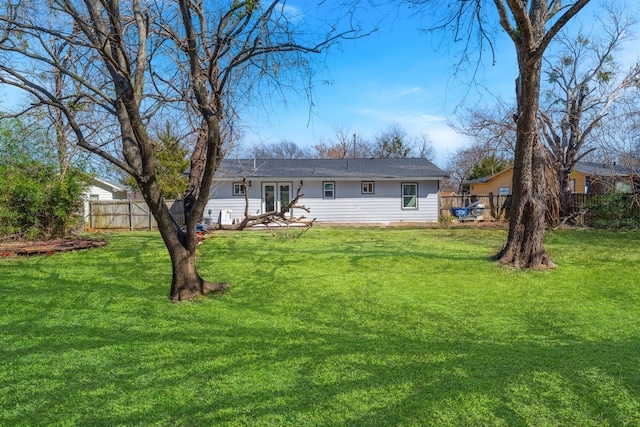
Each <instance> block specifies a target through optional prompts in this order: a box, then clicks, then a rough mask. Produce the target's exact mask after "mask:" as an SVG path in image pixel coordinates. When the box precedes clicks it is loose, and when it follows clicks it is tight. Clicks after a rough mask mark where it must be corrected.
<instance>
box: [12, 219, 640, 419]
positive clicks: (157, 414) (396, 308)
mask: <svg viewBox="0 0 640 427" xmlns="http://www.w3.org/2000/svg"><path fill="white" fill-rule="evenodd" d="M106 238H108V239H109V241H110V244H109V245H108V246H106V247H104V248H101V249H91V250H87V251H79V252H74V253H66V254H59V255H52V256H45V257H33V258H22V259H2V260H0V301H1V303H0V304H1V306H0V307H1V308H0V331H1V333H0V425H3V426H11V425H82V426H89V425H91V426H94V425H108V426H115V425H159V426H165V425H185V426H207V425H238V426H241V425H246V426H261V425H263V426H280V425H289V426H306V425H313V426H342V425H348V426H388V425H391V426H396V425H397V426H400V425H402V426H423V425H435V426H443V425H445V426H446V425H451V426H461V425H473V426H476V425H504V426H518V425H531V426H544V425H548V426H552V425H553V426H555V425H568V426H603V425H610V426H622V425H629V426H634V425H640V244H639V242H640V233H638V232H605V231H586V230H570V231H554V232H550V233H549V234H548V235H547V239H546V248H547V250H548V252H549V253H550V255H551V256H552V258H553V259H554V261H555V262H556V263H557V264H558V269H557V270H555V271H543V272H533V271H518V270H513V269H510V268H505V267H500V266H498V265H496V264H494V263H492V262H490V261H489V257H490V256H491V255H492V254H494V253H495V252H497V250H498V249H499V248H500V246H501V245H502V244H504V242H505V240H506V232H505V231H503V230H471V229H411V228H397V229H392V228H321V227H317V228H314V229H312V230H310V231H309V232H308V233H307V234H305V235H304V236H303V237H302V238H300V239H293V240H286V239H283V238H279V237H272V236H271V235H270V234H268V233H262V232H243V233H225V234H218V235H214V236H213V237H211V238H210V239H208V240H207V241H206V242H205V243H204V244H203V245H201V246H200V257H199V268H200V271H201V273H202V274H203V275H204V276H205V277H206V278H207V279H208V280H213V281H230V282H232V283H233V287H232V288H231V289H230V290H228V291H227V292H226V293H225V294H223V295H219V294H218V295H215V296H211V297H205V298H200V299H197V300H195V301H192V302H188V303H182V304H175V303H171V302H170V301H169V300H168V298H167V295H168V292H169V285H170V279H171V271H170V265H169V262H168V255H167V254H166V252H165V250H164V247H163V245H162V242H161V240H160V238H159V237H158V236H157V235H156V234H153V233H144V232H139V233H126V234H113V235H106Z"/></svg>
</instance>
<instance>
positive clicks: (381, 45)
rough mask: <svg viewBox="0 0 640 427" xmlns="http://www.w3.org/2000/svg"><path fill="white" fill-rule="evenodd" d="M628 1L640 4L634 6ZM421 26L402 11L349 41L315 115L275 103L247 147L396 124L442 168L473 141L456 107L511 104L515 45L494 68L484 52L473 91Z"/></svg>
mask: <svg viewBox="0 0 640 427" xmlns="http://www.w3.org/2000/svg"><path fill="white" fill-rule="evenodd" d="M314 3H315V2H314ZM592 3H593V4H590V5H588V6H587V7H586V8H585V9H584V10H582V11H581V12H580V14H579V15H578V17H577V21H575V22H573V23H572V26H573V27H574V28H575V27H576V26H577V25H578V23H582V24H583V25H584V26H585V27H590V26H591V25H592V24H593V22H594V10H595V9H596V6H597V5H598V4H599V2H597V1H596V0H593V1H592ZM626 3H627V4H629V5H633V6H637V4H636V0H626ZM358 17H359V19H360V21H361V22H362V23H363V24H364V25H365V26H366V25H370V26H374V25H375V23H376V22H379V20H380V13H379V12H378V11H367V12H363V13H362V14H360V15H359V16H358ZM496 22H497V21H496ZM424 26H425V25H424V23H423V22H422V21H421V20H420V19H418V18H415V17H411V16H410V14H408V13H403V12H402V11H401V12H400V13H399V16H398V17H397V18H395V19H387V20H383V21H381V22H380V24H379V29H378V31H376V32H375V33H374V34H372V35H370V36H368V37H365V38H361V39H358V40H353V41H344V42H343V43H342V44H341V49H340V50H336V51H335V52H333V53H331V54H330V55H329V57H328V58H327V62H326V65H327V72H326V73H324V74H322V75H320V76H318V77H317V79H316V80H317V81H318V82H321V81H322V80H323V79H327V80H329V81H330V82H331V84H322V83H318V84H315V86H314V95H313V104H314V108H313V110H312V112H311V114H309V108H308V101H307V100H306V99H304V98H298V99H293V98H290V99H288V101H287V104H286V105H285V104H283V103H281V104H275V105H274V106H273V108H271V109H270V111H269V112H268V115H267V114H265V113H264V112H262V113H261V114H255V115H252V116H251V121H247V125H248V126H249V127H250V128H249V130H248V131H247V133H246V135H245V138H244V142H245V144H246V145H251V144H260V143H264V144H271V143H276V142H279V141H280V140H290V141H293V142H296V143H297V144H298V145H301V146H311V145H314V144H316V143H318V142H321V141H325V140H330V139H331V138H332V137H333V136H334V135H335V129H336V128H342V129H345V130H349V134H350V135H351V134H353V133H357V134H358V135H359V136H361V137H363V138H364V139H371V138H372V137H373V136H374V135H375V134H376V133H378V132H380V131H383V130H385V129H386V128H388V126H389V125H391V124H394V123H395V124H399V125H400V126H402V127H403V128H404V129H405V130H406V131H407V132H408V134H409V135H411V136H415V137H417V136H419V135H420V134H427V135H429V137H430V139H431V140H432V141H433V145H434V148H435V154H436V159H435V161H436V164H438V165H439V166H441V167H444V166H445V165H446V162H447V159H448V157H449V154H450V153H451V152H453V151H454V150H455V149H457V148H459V147H462V146H465V145H467V144H468V143H469V141H467V140H465V138H464V137H462V136H461V135H458V134H457V133H456V132H455V131H454V130H453V129H452V128H451V127H450V126H449V123H450V122H451V121H452V120H455V117H454V116H455V111H456V109H464V108H465V107H473V106H479V107H482V106H487V107H491V106H492V105H494V104H495V102H494V101H493V100H492V94H493V95H496V96H500V97H502V98H503V99H505V100H512V99H514V94H515V90H514V87H515V86H514V81H515V79H516V77H517V66H516V59H515V50H514V47H513V44H512V43H511V41H510V40H508V39H507V38H506V36H503V35H502V34H501V33H498V36H499V39H498V40H497V44H496V47H497V49H496V63H495V65H492V64H491V60H490V55H489V54H488V53H487V52H484V53H483V55H484V63H483V67H481V69H480V70H479V72H478V74H477V76H476V85H471V84H470V82H471V78H470V77H469V76H468V75H467V76H464V75H462V76H460V77H458V78H455V77H452V73H453V68H454V65H455V64H456V63H457V62H458V58H457V57H456V53H457V49H458V48H457V47H456V46H454V47H451V48H449V49H448V48H447V41H448V39H447V38H446V37H447V36H446V35H445V36H443V35H441V34H436V35H435V36H433V37H432V36H429V35H428V34H425V33H424V32H421V31H420V29H421V28H424ZM625 55H626V57H627V58H628V59H629V60H638V58H639V57H640V53H639V50H638V47H637V46H635V47H634V46H631V48H630V51H627V52H625ZM473 60H476V58H472V61H473Z"/></svg>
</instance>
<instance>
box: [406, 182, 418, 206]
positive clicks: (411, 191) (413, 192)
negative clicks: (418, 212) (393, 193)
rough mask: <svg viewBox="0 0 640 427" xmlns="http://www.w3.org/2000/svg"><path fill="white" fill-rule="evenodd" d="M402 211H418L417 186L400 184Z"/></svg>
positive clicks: (408, 183) (411, 183)
mask: <svg viewBox="0 0 640 427" xmlns="http://www.w3.org/2000/svg"><path fill="white" fill-rule="evenodd" d="M402 209H418V184H417V183H415V182H405V183H402Z"/></svg>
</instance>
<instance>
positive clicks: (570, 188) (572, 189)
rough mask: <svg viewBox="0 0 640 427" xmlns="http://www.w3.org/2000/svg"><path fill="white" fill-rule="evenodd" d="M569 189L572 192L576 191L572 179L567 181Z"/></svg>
mask: <svg viewBox="0 0 640 427" xmlns="http://www.w3.org/2000/svg"><path fill="white" fill-rule="evenodd" d="M569 190H571V192H572V193H575V192H576V180H575V179H572V180H570V181H569Z"/></svg>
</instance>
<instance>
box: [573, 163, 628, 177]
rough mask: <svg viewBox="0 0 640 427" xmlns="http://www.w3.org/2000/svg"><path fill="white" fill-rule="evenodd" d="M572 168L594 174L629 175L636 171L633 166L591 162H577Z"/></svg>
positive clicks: (586, 173)
mask: <svg viewBox="0 0 640 427" xmlns="http://www.w3.org/2000/svg"><path fill="white" fill-rule="evenodd" d="M573 169H574V170H576V171H578V172H581V173H583V174H585V175H596V176H629V175H631V174H635V173H638V171H637V170H636V171H634V170H633V168H625V167H623V166H620V165H617V164H615V163H614V164H605V163H591V162H578V163H576V165H575V166H574V167H573Z"/></svg>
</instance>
